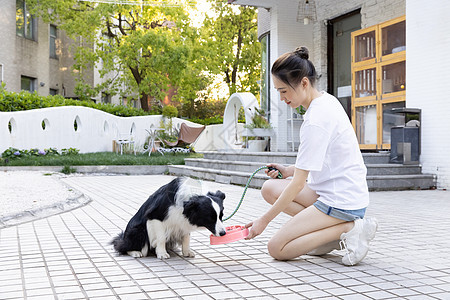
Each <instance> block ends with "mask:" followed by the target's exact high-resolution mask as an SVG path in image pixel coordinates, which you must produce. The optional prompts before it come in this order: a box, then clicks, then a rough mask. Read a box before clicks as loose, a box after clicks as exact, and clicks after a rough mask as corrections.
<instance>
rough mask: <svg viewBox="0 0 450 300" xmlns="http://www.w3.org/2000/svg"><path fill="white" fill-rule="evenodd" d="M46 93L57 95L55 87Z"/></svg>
mask: <svg viewBox="0 0 450 300" xmlns="http://www.w3.org/2000/svg"><path fill="white" fill-rule="evenodd" d="M48 93H49V95H51V96H55V95H58V90H57V89H50V90H49V92H48Z"/></svg>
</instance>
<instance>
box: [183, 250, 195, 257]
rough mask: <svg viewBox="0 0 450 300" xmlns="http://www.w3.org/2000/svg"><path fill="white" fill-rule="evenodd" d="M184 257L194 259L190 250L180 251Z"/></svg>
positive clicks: (193, 254)
mask: <svg viewBox="0 0 450 300" xmlns="http://www.w3.org/2000/svg"><path fill="white" fill-rule="evenodd" d="M182 252H183V256H184V257H195V253H194V251H192V250H189V251H182Z"/></svg>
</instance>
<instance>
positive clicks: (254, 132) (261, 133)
mask: <svg viewBox="0 0 450 300" xmlns="http://www.w3.org/2000/svg"><path fill="white" fill-rule="evenodd" d="M273 135H274V131H273V128H253V129H247V128H246V129H245V130H244V132H243V133H242V136H247V137H248V136H255V137H271V136H273Z"/></svg>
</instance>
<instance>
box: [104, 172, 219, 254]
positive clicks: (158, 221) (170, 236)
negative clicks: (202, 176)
mask: <svg viewBox="0 0 450 300" xmlns="http://www.w3.org/2000/svg"><path fill="white" fill-rule="evenodd" d="M224 199H225V194H224V193H222V192H221V191H216V192H215V193H211V192H207V193H206V194H205V190H204V186H203V185H202V183H201V182H200V181H197V180H193V179H189V178H181V177H178V178H175V179H174V180H172V181H171V182H170V183H168V184H166V185H164V186H162V187H160V188H159V189H158V190H157V191H156V192H155V193H153V194H152V195H151V196H150V197H149V198H148V199H147V201H145V203H144V204H143V205H142V206H141V208H139V210H138V211H137V213H136V214H135V215H134V216H133V217H132V218H131V220H130V221H129V222H128V225H127V227H126V229H125V231H124V232H122V233H120V234H119V235H118V236H117V237H116V238H114V239H113V240H112V241H111V244H112V245H114V249H115V250H116V251H117V252H118V253H120V254H128V255H130V256H133V257H143V256H147V255H148V254H156V256H157V257H158V258H159V259H166V258H170V255H169V254H168V253H167V250H166V248H167V249H173V248H175V247H177V246H178V245H180V244H181V249H182V251H181V252H182V254H183V256H185V257H194V255H195V254H194V252H192V251H191V250H190V233H191V232H192V231H195V230H197V229H198V228H199V227H206V228H207V229H208V230H209V231H211V233H212V234H214V235H216V236H223V235H225V233H226V231H225V227H224V225H223V223H222V217H223V200H224Z"/></svg>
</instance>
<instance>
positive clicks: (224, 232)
mask: <svg viewBox="0 0 450 300" xmlns="http://www.w3.org/2000/svg"><path fill="white" fill-rule="evenodd" d="M225 234H227V233H226V231H225V230H222V231H221V232H219V235H220V236H224V235H225Z"/></svg>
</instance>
